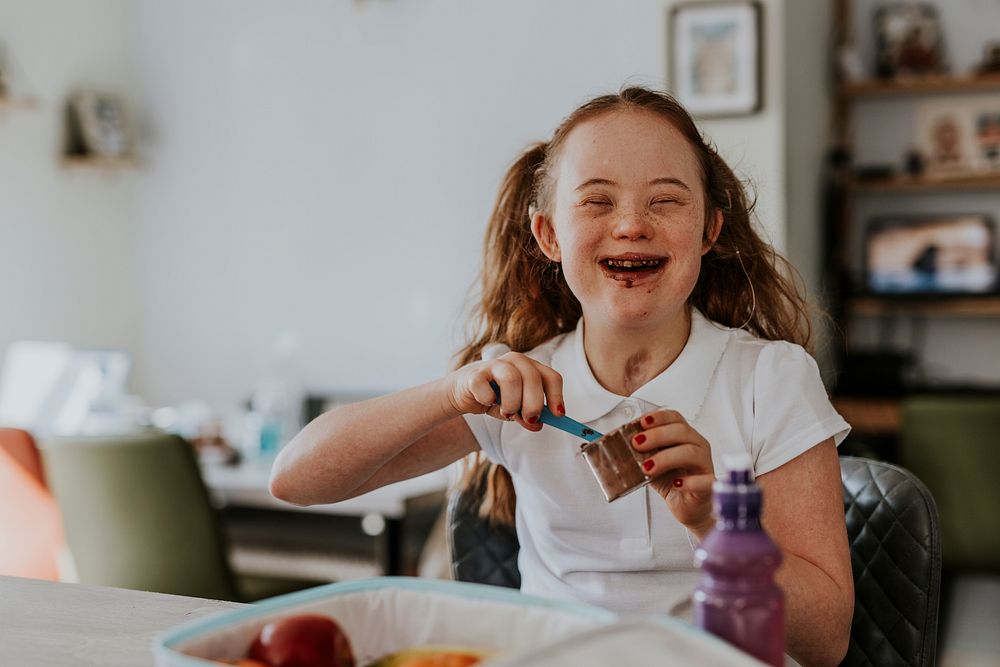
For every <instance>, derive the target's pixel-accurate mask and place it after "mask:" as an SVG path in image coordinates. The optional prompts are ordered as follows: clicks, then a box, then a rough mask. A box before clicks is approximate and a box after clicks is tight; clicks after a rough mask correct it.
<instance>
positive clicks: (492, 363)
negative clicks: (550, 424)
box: [446, 352, 566, 431]
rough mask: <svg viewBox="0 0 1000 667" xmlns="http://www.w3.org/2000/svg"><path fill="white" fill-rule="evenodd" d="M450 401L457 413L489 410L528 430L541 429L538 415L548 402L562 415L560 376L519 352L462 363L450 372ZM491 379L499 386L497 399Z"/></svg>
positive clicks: (496, 415) (490, 412) (477, 412)
mask: <svg viewBox="0 0 1000 667" xmlns="http://www.w3.org/2000/svg"><path fill="white" fill-rule="evenodd" d="M446 380H447V381H448V391H449V399H448V400H449V402H450V403H451V405H452V407H453V408H454V409H455V410H456V411H457V412H458V414H484V413H485V414H488V415H490V416H491V417H496V418H497V419H503V420H506V421H516V422H517V423H518V424H520V425H521V426H523V427H524V428H526V429H528V430H529V431H540V430H541V429H542V423H541V422H540V421H539V416H540V415H541V413H542V406H544V405H546V404H548V406H549V410H551V411H552V413H553V414H556V415H565V414H566V408H565V406H564V405H563V393H562V376H561V375H560V374H559V373H557V372H556V371H554V370H553V369H551V368H549V367H548V366H546V365H545V364H543V363H540V362H537V361H535V360H534V359H532V358H530V357H528V356H527V355H524V354H521V353H520V352H507V353H506V354H504V355H502V356H500V357H497V358H496V359H489V360H485V361H477V362H475V363H472V364H469V365H468V366H463V367H462V368H460V369H458V370H457V371H454V372H453V373H451V374H449V375H448V376H447V378H446ZM491 382H495V383H496V384H497V385H498V386H499V387H500V397H501V399H500V402H499V404H498V403H497V399H496V393H495V392H494V391H493V387H492V386H491V385H490V383H491Z"/></svg>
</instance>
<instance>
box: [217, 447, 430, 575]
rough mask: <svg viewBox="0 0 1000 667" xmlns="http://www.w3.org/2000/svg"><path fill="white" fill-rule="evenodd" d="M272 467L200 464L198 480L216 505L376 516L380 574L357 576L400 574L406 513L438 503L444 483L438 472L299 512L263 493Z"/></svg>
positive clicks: (267, 463) (262, 461)
mask: <svg viewBox="0 0 1000 667" xmlns="http://www.w3.org/2000/svg"><path fill="white" fill-rule="evenodd" d="M273 463H274V458H273V457H267V458H255V459H246V460H244V461H241V462H240V463H239V464H237V465H224V464H221V463H204V462H203V463H202V465H201V469H202V477H203V479H204V480H205V485H206V486H207V487H208V489H209V491H210V492H211V494H212V496H213V498H214V499H215V501H216V502H217V503H218V504H219V505H220V506H233V507H249V508H256V509H265V510H277V511H284V512H298V513H306V514H318V515H331V516H351V517H358V518H364V517H366V516H368V515H375V516H377V517H380V518H381V519H382V520H384V522H385V523H384V526H385V527H384V530H383V531H382V532H381V534H380V535H379V536H378V537H379V552H380V556H379V561H380V565H381V567H380V568H378V570H380V571H371V572H365V571H363V570H360V571H358V574H359V576H371V575H374V574H390V575H391V574H402V573H403V572H402V560H403V559H402V542H403V540H402V530H403V523H404V521H405V520H406V517H407V513H408V511H409V510H410V508H411V507H412V506H413V505H414V504H415V503H418V502H419V501H421V500H422V499H428V498H431V499H439V498H440V497H441V496H442V494H443V492H444V491H445V490H446V489H447V488H448V482H449V475H448V472H447V470H437V471H435V472H431V473H428V474H426V475H421V476H419V477H414V478H413V479H408V480H404V481H402V482H398V483H396V484H390V485H389V486H385V487H382V488H381V489H376V490H374V491H371V492H369V493H366V494H364V495H361V496H358V497H357V498H351V499H350V500H344V501H341V502H339V503H331V504H328V505H313V506H310V507H299V506H297V505H292V504H289V503H286V502H283V501H281V500H278V499H276V498H274V497H273V496H272V495H271V494H270V492H269V491H268V488H267V487H268V480H269V479H270V476H271V466H272V465H273ZM237 560H239V559H238V558H237Z"/></svg>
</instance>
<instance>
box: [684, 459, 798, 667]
mask: <svg viewBox="0 0 1000 667" xmlns="http://www.w3.org/2000/svg"><path fill="white" fill-rule="evenodd" d="M723 465H724V466H725V467H726V476H725V478H724V479H723V480H716V482H715V484H714V485H713V487H712V491H713V499H712V503H713V506H714V509H715V516H716V523H715V528H714V529H713V530H712V531H711V532H710V533H709V534H708V535H707V536H706V537H705V540H704V541H703V542H702V543H701V546H699V547H698V549H697V550H696V551H695V563H696V564H697V565H698V566H699V567H700V568H701V570H702V576H701V582H700V583H699V584H698V587H697V588H696V589H695V592H694V622H695V625H697V626H699V627H701V628H703V629H704V630H707V631H708V632H711V633H712V634H713V635H716V636H717V637H720V638H721V639H724V640H726V641H727V642H729V643H730V644H733V645H734V646H736V647H738V648H740V649H742V650H743V651H745V652H746V653H749V654H750V655H752V656H753V657H755V658H757V659H758V660H761V661H763V662H765V663H767V664H769V665H775V666H777V667H780V666H781V665H783V664H784V659H785V658H784V652H785V599H784V594H783V593H782V591H781V589H780V588H778V585H777V583H775V580H774V574H775V571H776V570H777V569H778V566H779V565H780V564H781V551H780V549H778V545H777V544H775V543H774V540H772V539H771V538H770V537H769V536H768V534H767V533H765V532H764V529H763V528H762V527H761V524H760V517H761V506H762V498H761V490H760V487H759V486H758V485H757V483H756V482H755V481H754V479H753V466H752V464H751V462H750V457H749V456H747V455H745V454H742V455H736V456H733V457H731V458H730V457H726V458H725V459H724V460H723Z"/></svg>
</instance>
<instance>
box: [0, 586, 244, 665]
mask: <svg viewBox="0 0 1000 667" xmlns="http://www.w3.org/2000/svg"><path fill="white" fill-rule="evenodd" d="M242 606H244V605H241V604H238V603H236V602H220V601H218V600H204V599H201V598H191V597H184V596H180V595H164V594H162V593H149V592H146V591H131V590H125V589H123V588H105V587H103V586H85V585H83V584H64V583H57V582H52V581H39V580H35V579H20V578H17V577H4V576H0V665H10V666H11V667H14V666H15V665H17V666H20V665H31V667H50V666H51V667H117V666H120V667H135V666H136V665H152V664H153V654H152V651H151V650H150V643H151V641H152V639H153V637H154V636H155V635H157V634H159V633H160V632H163V631H164V630H168V629H169V628H171V627H173V626H175V625H178V624H180V623H184V622H185V621H189V620H191V619H194V618H198V617H200V616H205V615H207V614H212V613H215V612H220V611H224V610H227V609H236V608H238V607H242Z"/></svg>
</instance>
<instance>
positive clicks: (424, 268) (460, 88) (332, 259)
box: [138, 0, 785, 406]
mask: <svg viewBox="0 0 1000 667" xmlns="http://www.w3.org/2000/svg"><path fill="white" fill-rule="evenodd" d="M765 4H766V5H767V11H766V13H765V16H766V17H767V19H766V20H767V29H766V35H767V39H768V43H767V47H766V53H767V58H768V68H767V69H768V71H767V74H766V78H765V80H766V81H767V86H768V87H767V93H766V98H765V104H766V106H765V109H764V111H763V112H762V113H761V114H759V115H757V116H753V117H749V118H745V119H734V120H729V121H713V122H711V123H706V124H705V126H704V127H705V129H706V130H707V131H708V133H709V134H710V135H712V136H713V137H714V138H715V140H716V141H717V143H718V144H719V146H720V148H721V149H722V151H723V153H724V154H725V155H727V156H729V157H731V158H734V161H735V162H736V166H737V168H738V169H739V170H740V171H742V172H745V173H747V174H749V175H751V176H752V177H753V180H754V182H755V183H756V185H757V187H758V189H759V194H760V206H759V209H758V210H759V213H760V215H761V217H762V219H763V221H764V222H765V223H766V224H767V226H768V228H769V233H770V234H771V236H772V238H773V239H774V241H775V242H776V243H777V244H779V245H784V214H785V211H784V200H783V197H784V194H785V193H784V190H783V188H784V172H783V163H784V160H785V157H784V135H783V133H782V127H783V125H782V124H783V121H784V116H783V113H782V110H781V107H782V103H783V94H784V92H783V74H782V72H781V58H782V54H783V47H782V39H783V38H782V22H781V11H782V8H783V4H784V3H783V0H770V1H769V2H767V3H765ZM668 5H669V3H668V2H665V1H664V0H632V1H630V2H624V3H619V2H604V3H580V2H577V1H576V0H558V1H550V2H544V3H540V2H536V1H534V0H507V1H504V2H499V1H487V0H474V1H473V0H470V1H464V2H455V1H446V0H428V1H425V2H402V1H397V0H366V1H361V2H328V1H324V2H320V1H319V0H313V1H308V2H307V1H303V2H298V3H296V4H295V5H294V9H291V8H290V7H289V6H287V5H283V4H280V3H270V2H263V1H258V2H246V1H244V0H227V1H216V2H212V3H205V2H200V1H195V0H177V1H174V2H169V3H167V2H158V1H157V0H141V1H140V2H139V5H138V7H139V8H138V24H139V40H138V45H139V46H138V49H139V60H140V67H141V72H142V96H141V103H142V106H143V108H144V109H145V110H146V113H147V115H148V117H149V118H150V119H151V123H150V125H149V127H148V128H147V134H148V140H147V144H146V148H147V163H148V166H147V169H146V171H145V173H144V179H143V189H142V205H141V209H140V215H139V219H138V223H139V228H140V237H139V249H140V256H141V258H142V261H141V268H140V280H141V286H142V293H143V308H142V317H143V334H142V335H143V354H142V361H143V367H142V368H141V371H142V378H143V383H142V386H143V391H144V393H145V394H146V397H147V398H149V399H150V400H152V401H154V402H157V403H165V402H174V401H178V400H181V399H184V398H190V397H194V396H198V397H202V398H205V399H207V400H209V401H210V402H212V403H213V404H215V405H217V406H223V405H226V404H228V403H230V402H232V401H235V400H237V399H239V398H241V397H243V396H245V395H246V393H247V392H248V391H249V390H250V388H251V387H252V384H253V382H254V381H255V379H256V378H257V377H258V375H259V374H260V373H261V372H262V367H263V364H264V362H265V361H266V357H267V354H268V350H269V349H270V347H271V345H272V344H273V342H274V341H275V339H276V338H277V336H278V335H279V334H280V332H282V331H285V330H293V331H295V332H297V333H298V335H299V337H300V339H301V344H302V348H301V358H302V359H303V360H307V361H305V362H304V363H303V365H304V370H303V372H304V380H305V382H306V384H307V386H309V387H311V388H313V389H321V390H344V389H347V390H372V391H378V390H384V389H392V388H397V387H401V386H406V385H410V384H414V383H417V382H420V381H423V380H427V379H430V378H432V377H435V376H437V375H439V374H440V373H442V372H443V371H444V370H445V368H446V366H447V364H448V361H449V358H450V356H451V354H452V352H453V351H454V350H455V349H456V347H457V345H458V343H459V341H460V340H461V338H462V337H461V333H462V330H461V327H460V323H461V319H460V316H459V313H460V308H461V305H462V303H463V300H464V298H465V296H466V294H467V288H468V287H469V285H470V284H471V283H472V282H473V280H474V277H475V275H476V271H477V269H478V263H479V255H480V246H481V238H482V232H483V229H484V226H485V222H486V218H487V215H488V212H489V209H490V206H491V204H492V201H493V197H494V194H495V190H496V187H497V185H498V183H499V180H500V177H501V174H502V172H503V170H504V168H505V166H506V165H507V164H508V163H509V161H510V160H512V159H513V157H514V156H515V153H516V152H517V151H518V150H519V149H520V147H522V146H523V145H525V144H526V143H527V142H530V141H532V140H535V139H540V138H544V137H546V136H547V135H548V133H550V132H551V130H552V128H553V127H554V126H555V125H556V124H557V123H558V121H559V120H560V119H561V118H562V116H564V115H565V114H566V113H568V112H569V111H570V110H571V109H572V108H573V107H575V106H576V105H577V104H578V103H580V102H581V101H583V100H584V99H585V98H588V97H590V96H592V95H594V94H598V93H603V92H607V91H613V90H616V89H617V88H618V87H619V86H621V85H622V83H623V82H635V83H646V84H650V85H654V86H658V85H662V82H663V80H664V77H665V75H666V57H665V49H666V47H665V39H666V17H667V8H668Z"/></svg>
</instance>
